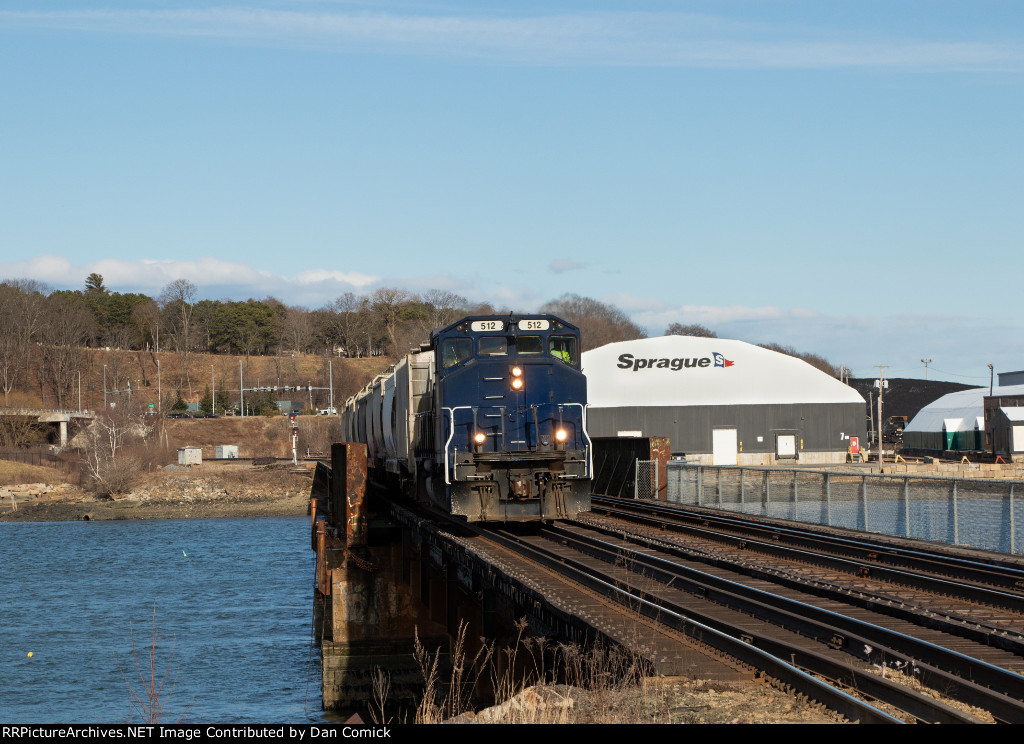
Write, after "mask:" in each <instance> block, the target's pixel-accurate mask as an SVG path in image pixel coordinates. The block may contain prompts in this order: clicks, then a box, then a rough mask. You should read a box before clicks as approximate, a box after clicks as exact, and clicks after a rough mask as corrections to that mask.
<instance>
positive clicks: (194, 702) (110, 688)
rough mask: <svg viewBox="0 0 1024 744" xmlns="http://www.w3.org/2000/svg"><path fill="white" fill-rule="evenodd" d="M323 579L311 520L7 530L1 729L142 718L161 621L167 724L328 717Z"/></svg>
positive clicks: (1, 545) (0, 608)
mask: <svg viewBox="0 0 1024 744" xmlns="http://www.w3.org/2000/svg"><path fill="white" fill-rule="evenodd" d="M313 571H314V559H313V552H312V551H311V550H310V542H309V519H308V518H307V517H276V518H251V519H199V520H190V519H175V520H150V521H116V522H46V523H0V723H16V724H20V723H123V722H127V721H133V722H140V713H139V711H138V709H135V710H133V709H132V706H131V699H132V692H131V690H130V689H129V684H128V682H130V683H131V687H132V688H134V689H135V690H136V691H137V692H139V693H142V691H143V684H142V682H141V681H140V679H139V675H138V673H137V671H136V668H135V663H136V660H137V661H138V663H139V667H140V668H141V669H142V672H143V675H144V677H145V679H146V680H147V681H149V680H150V679H151V678H152V677H153V676H154V675H151V674H150V669H149V666H150V656H151V650H152V646H153V643H152V640H153V626H154V617H155V623H156V633H157V638H158V643H157V650H156V674H155V677H156V678H157V681H158V683H159V681H160V680H161V679H164V678H166V680H167V681H166V684H165V685H164V695H163V702H165V707H164V708H163V710H162V713H161V715H160V717H159V719H160V722H162V723H174V722H183V723H308V722H314V721H323V720H326V718H325V715H324V714H323V712H322V711H321V710H320V663H319V655H318V651H317V649H316V648H315V647H314V646H313V645H312V639H311V634H310V629H311V625H312V591H313V578H314V577H313ZM133 638H134V643H135V654H134V656H133V652H132V640H133ZM29 653H31V656H29ZM168 666H169V667H170V672H169V674H168ZM125 676H127V678H128V682H126V681H125Z"/></svg>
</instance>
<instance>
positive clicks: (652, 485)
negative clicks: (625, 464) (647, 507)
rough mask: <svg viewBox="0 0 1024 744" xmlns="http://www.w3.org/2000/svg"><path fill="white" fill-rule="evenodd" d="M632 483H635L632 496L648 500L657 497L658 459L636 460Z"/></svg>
mask: <svg viewBox="0 0 1024 744" xmlns="http://www.w3.org/2000/svg"><path fill="white" fill-rule="evenodd" d="M634 483H635V484H636V492H635V494H634V498H638V499H648V500H650V499H656V498H658V461H657V460H637V461H636V478H635V479H634Z"/></svg>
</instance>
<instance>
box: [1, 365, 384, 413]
mask: <svg viewBox="0 0 1024 744" xmlns="http://www.w3.org/2000/svg"><path fill="white" fill-rule="evenodd" d="M330 361H331V363H332V366H333V382H334V404H335V406H336V407H338V408H340V406H341V404H342V403H344V401H345V399H346V398H348V397H349V396H351V395H353V394H354V393H356V392H357V391H358V390H359V389H360V388H361V387H362V386H363V385H365V384H366V383H367V382H369V381H370V380H372V379H373V377H374V375H376V374H377V373H379V372H380V371H381V370H383V369H385V368H387V367H388V366H389V365H390V364H391V360H390V359H388V358H387V357H365V358H356V359H348V358H343V357H333V358H331V360H330ZM157 362H159V374H158V365H157ZM181 362H182V359H181V356H180V355H178V354H177V353H176V352H173V351H161V352H159V353H156V352H152V351H124V350H119V349H83V351H82V357H81V363H80V365H79V369H78V371H79V372H80V373H81V407H82V408H84V409H87V410H99V409H102V408H103V390H104V366H105V367H106V390H107V402H108V403H112V402H113V403H116V402H117V401H119V400H121V399H123V398H127V396H128V389H129V387H130V388H131V396H132V400H133V402H139V403H142V404H143V405H144V406H148V405H149V404H150V403H152V404H153V408H154V410H162V411H163V412H164V413H167V412H168V411H169V409H170V406H171V404H172V403H173V401H174V399H175V397H176V396H177V392H178V391H179V390H180V392H181V396H182V398H183V399H184V400H185V401H186V402H192V403H197V402H199V400H200V399H201V398H202V397H203V393H204V391H205V390H206V388H208V387H210V385H211V382H212V383H213V385H214V386H215V387H216V391H217V394H218V397H219V396H220V395H221V394H223V395H224V396H225V399H226V401H237V400H238V389H239V383H240V379H244V380H245V387H246V388H253V387H270V386H275V387H282V386H286V385H287V386H296V385H303V386H310V385H312V386H313V387H318V388H327V387H328V381H329V374H328V373H329V365H328V358H327V357H324V356H320V355H314V354H293V353H288V354H283V355H276V356H249V357H248V358H246V357H242V356H231V355H227V354H198V353H191V354H189V355H188V359H187V362H186V365H185V367H184V368H183V367H182V363H181ZM33 373H34V374H33V377H32V378H31V381H30V383H29V385H27V387H26V388H25V389H21V390H16V391H14V392H12V393H11V396H10V401H9V405H11V406H24V407H31V408H37V407H39V408H53V407H56V401H55V399H54V396H53V393H52V391H51V390H50V389H49V385H44V384H41V383H40V381H39V376H38V365H34V369H33ZM158 389H159V390H160V393H161V394H162V397H163V401H162V403H161V402H160V401H158V397H159V396H158V393H157V391H158ZM115 391H120V392H115ZM280 399H281V400H284V399H295V400H296V401H302V403H303V406H302V407H303V408H314V409H319V408H324V407H326V406H327V404H328V401H329V400H330V392H329V391H328V390H327V389H324V390H314V391H312V393H311V392H309V391H302V392H290V393H280ZM64 407H65V408H72V409H77V408H78V407H79V385H78V380H77V375H76V381H75V385H74V390H73V392H72V395H71V398H70V400H69V401H67V402H66V403H65V406H64Z"/></svg>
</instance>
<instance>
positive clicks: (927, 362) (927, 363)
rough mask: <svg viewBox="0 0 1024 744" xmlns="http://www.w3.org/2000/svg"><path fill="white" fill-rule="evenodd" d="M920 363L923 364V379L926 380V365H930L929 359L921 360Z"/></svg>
mask: <svg viewBox="0 0 1024 744" xmlns="http://www.w3.org/2000/svg"><path fill="white" fill-rule="evenodd" d="M921 362H922V363H923V364H924V379H926V380H927V379H928V365H929V364H931V362H932V360H931V359H922V360H921Z"/></svg>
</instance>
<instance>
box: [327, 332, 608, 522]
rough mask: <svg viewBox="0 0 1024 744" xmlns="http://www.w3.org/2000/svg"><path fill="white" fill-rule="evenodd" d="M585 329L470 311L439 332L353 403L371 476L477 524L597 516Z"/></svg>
mask: <svg viewBox="0 0 1024 744" xmlns="http://www.w3.org/2000/svg"><path fill="white" fill-rule="evenodd" d="M586 405H587V382H586V378H585V377H584V376H583V373H582V372H580V333H579V329H578V328H576V327H575V326H573V325H572V324H570V323H567V322H565V321H564V320H561V319H559V318H556V317H554V316H552V315H505V316H496V315H488V316H470V317H467V318H463V319H462V320H460V321H458V322H457V323H452V324H451V325H449V326H446V327H444V328H441V329H438V330H435V331H434V332H433V333H431V336H430V343H429V344H425V345H423V346H422V347H421V348H420V350H419V351H417V352H413V353H411V354H408V355H407V356H405V357H403V358H402V359H401V360H400V361H399V362H398V363H397V364H395V365H394V366H393V367H391V368H390V369H388V370H387V372H385V373H384V374H382V375H379V376H378V377H377V378H376V379H374V380H373V381H372V382H371V383H370V384H369V385H367V386H366V387H365V388H364V389H363V390H362V391H361V392H360V393H359V394H358V395H356V396H354V397H353V398H350V399H349V400H348V402H347V403H346V404H345V410H344V412H343V414H342V427H343V432H344V435H345V437H346V438H347V439H348V440H349V441H356V442H364V443H366V445H367V449H368V452H367V455H368V460H369V466H370V469H371V479H372V480H374V481H376V482H379V483H386V484H387V485H389V486H390V487H392V488H401V489H402V490H404V491H405V492H406V493H408V494H409V495H410V496H413V497H415V498H418V499H419V500H421V501H428V502H430V503H432V504H434V505H436V506H437V507H439V508H441V509H443V510H444V511H446V512H448V513H451V514H456V515H461V516H463V517H465V518H466V519H467V520H469V521H473V522H475V521H497V522H504V521H534V520H550V519H559V518H563V517H572V516H575V515H576V514H578V513H580V512H585V511H589V510H590V485H591V484H590V478H591V474H592V447H591V443H590V438H589V437H588V436H587V427H586V413H587V412H586Z"/></svg>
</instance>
